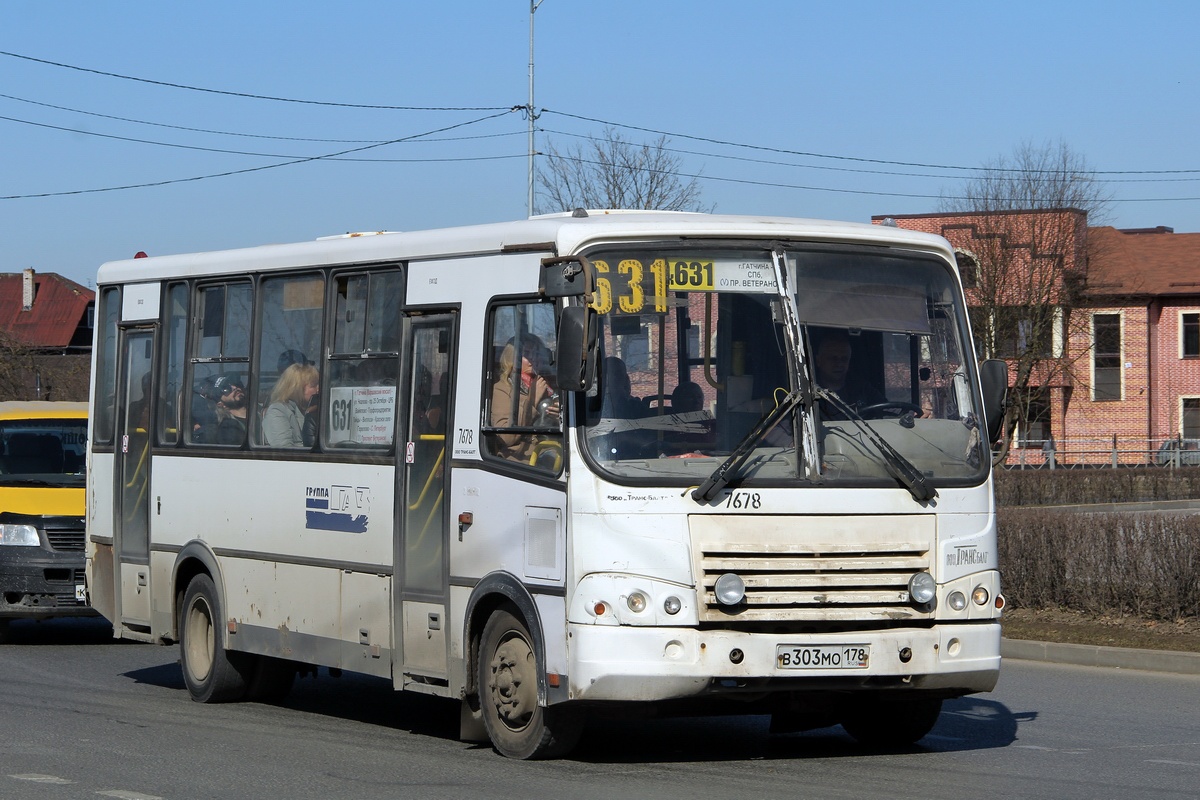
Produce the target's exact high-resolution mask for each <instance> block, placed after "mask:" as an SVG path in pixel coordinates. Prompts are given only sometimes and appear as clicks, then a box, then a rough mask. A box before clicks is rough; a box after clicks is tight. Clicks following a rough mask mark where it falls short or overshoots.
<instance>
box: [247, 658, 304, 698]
mask: <svg viewBox="0 0 1200 800" xmlns="http://www.w3.org/2000/svg"><path fill="white" fill-rule="evenodd" d="M238 655H241V654H240V653H239V654H238ZM295 682H296V665H295V663H294V662H292V661H287V660H285V659H282V658H272V657H271V656H255V657H254V672H253V674H252V675H251V676H250V682H249V683H248V684H247V685H246V699H247V700H253V701H255V702H258V703H279V702H282V701H283V699H284V698H286V697H287V696H288V694H290V693H291V691H292V684H294V683H295Z"/></svg>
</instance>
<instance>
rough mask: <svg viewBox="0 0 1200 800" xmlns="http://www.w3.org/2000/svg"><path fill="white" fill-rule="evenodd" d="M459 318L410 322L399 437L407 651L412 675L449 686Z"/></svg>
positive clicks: (400, 571) (401, 615)
mask: <svg viewBox="0 0 1200 800" xmlns="http://www.w3.org/2000/svg"><path fill="white" fill-rule="evenodd" d="M457 323H458V316H457V312H450V313H437V314H429V315H423V316H411V317H407V318H406V319H405V323H404V338H403V341H404V342H405V343H406V348H407V349H406V350H405V352H404V353H403V360H402V362H401V363H402V366H401V373H402V376H403V378H404V381H403V382H402V384H401V385H407V387H408V390H407V391H408V403H407V408H408V416H407V420H406V422H405V424H404V425H403V426H402V427H401V429H400V435H399V436H398V439H399V442H400V445H399V447H397V457H396V462H397V470H396V475H397V482H398V483H397V487H396V497H397V503H398V505H399V508H398V510H397V521H398V526H397V530H398V531H399V542H398V545H397V546H398V558H397V561H396V563H397V569H396V574H397V576H398V577H399V585H400V590H399V592H398V596H399V609H398V613H397V615H396V619H398V620H399V621H400V625H401V628H402V634H401V637H400V639H401V650H402V656H401V658H402V661H403V672H404V674H405V675H419V676H422V677H426V678H435V679H446V678H448V674H447V655H448V651H447V647H448V642H449V639H448V638H447V636H446V632H447V629H448V627H449V626H448V624H447V623H448V620H447V618H446V609H447V601H448V596H449V573H450V567H449V544H448V539H447V536H449V531H450V528H451V525H450V524H449V520H448V516H449V508H450V504H449V493H448V491H447V489H448V487H449V480H448V479H449V468H450V463H449V462H450V453H451V451H452V448H451V447H450V444H451V443H450V442H449V441H448V438H449V437H448V431H449V430H450V413H451V404H450V400H451V398H452V396H453V394H454V367H455V358H454V349H455V336H456V331H457V327H458V326H457Z"/></svg>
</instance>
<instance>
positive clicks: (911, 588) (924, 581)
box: [908, 572, 937, 606]
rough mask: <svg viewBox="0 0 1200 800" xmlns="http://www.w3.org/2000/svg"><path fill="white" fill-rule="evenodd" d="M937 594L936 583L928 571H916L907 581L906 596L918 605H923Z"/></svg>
mask: <svg viewBox="0 0 1200 800" xmlns="http://www.w3.org/2000/svg"><path fill="white" fill-rule="evenodd" d="M935 594H937V584H936V583H934V580H933V576H932V575H930V574H929V573H928V572H918V573H917V574H916V575H913V576H912V578H910V579H909V581H908V596H909V597H911V598H912V599H913V602H914V603H917V604H918V605H922V606H923V605H925V604H926V603H928V602H929V601H931V600H933V598H934V595H935Z"/></svg>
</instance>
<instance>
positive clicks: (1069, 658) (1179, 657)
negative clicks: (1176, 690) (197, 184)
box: [1000, 639, 1200, 675]
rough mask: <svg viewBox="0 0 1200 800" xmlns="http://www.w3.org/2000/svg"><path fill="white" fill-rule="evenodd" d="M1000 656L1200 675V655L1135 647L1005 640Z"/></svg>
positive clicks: (1087, 665)
mask: <svg viewBox="0 0 1200 800" xmlns="http://www.w3.org/2000/svg"><path fill="white" fill-rule="evenodd" d="M1000 657H1001V658H1012V659H1021V660H1025V661H1047V662H1050V663H1054V664H1077V665H1080V666H1085V667H1115V668H1117V669H1139V670H1146V671H1148V672H1173V673H1175V674H1178V675H1200V653H1183V652H1176V651H1174V650H1138V649H1135V648H1132V647H1101V646H1099V645H1093V644H1060V643H1058V642H1031V641H1028V640H1025V639H1001V640H1000Z"/></svg>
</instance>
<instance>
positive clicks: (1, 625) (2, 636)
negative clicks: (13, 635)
mask: <svg viewBox="0 0 1200 800" xmlns="http://www.w3.org/2000/svg"><path fill="white" fill-rule="evenodd" d="M9 622H11V620H7V619H0V644H4V643H5V642H7V641H8V623H9Z"/></svg>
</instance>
